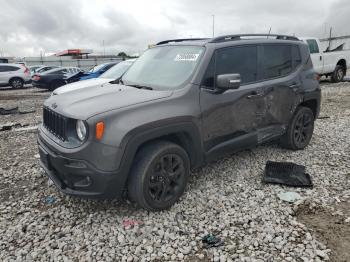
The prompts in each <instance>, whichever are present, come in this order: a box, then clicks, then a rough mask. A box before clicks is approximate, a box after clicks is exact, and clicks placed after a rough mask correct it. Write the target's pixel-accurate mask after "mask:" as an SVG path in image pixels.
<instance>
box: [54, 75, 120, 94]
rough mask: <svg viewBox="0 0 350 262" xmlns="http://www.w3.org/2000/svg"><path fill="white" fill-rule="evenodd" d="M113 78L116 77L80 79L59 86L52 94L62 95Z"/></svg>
mask: <svg viewBox="0 0 350 262" xmlns="http://www.w3.org/2000/svg"><path fill="white" fill-rule="evenodd" d="M113 80H114V79H109V78H93V79H88V80H83V81H78V82H74V83H71V84H68V85H64V86H61V87H59V88H57V89H56V90H55V91H53V92H52V94H53V95H60V94H63V93H66V92H70V91H74V90H78V89H82V88H86V87H92V86H98V85H103V84H105V83H108V82H110V81H113Z"/></svg>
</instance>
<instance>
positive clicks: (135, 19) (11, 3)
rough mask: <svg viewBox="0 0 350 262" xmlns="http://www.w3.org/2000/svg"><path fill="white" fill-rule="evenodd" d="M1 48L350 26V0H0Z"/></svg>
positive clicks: (141, 44) (29, 49) (26, 52)
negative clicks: (213, 30)
mask: <svg viewBox="0 0 350 262" xmlns="http://www.w3.org/2000/svg"><path fill="white" fill-rule="evenodd" d="M0 8H1V11H0V56H1V55H11V56H18V57H19V56H39V54H40V52H41V51H42V52H44V53H46V54H47V53H53V52H58V51H61V50H64V49H68V48H90V49H93V50H94V52H96V53H98V52H102V50H103V45H102V43H103V41H104V43H105V49H106V53H111V52H114V53H117V52H120V51H125V52H127V53H130V54H133V53H137V52H140V51H142V50H144V49H145V48H147V46H148V45H149V44H152V43H156V42H157V41H160V40H164V39H172V38H183V37H211V36H212V15H213V14H214V15H215V35H221V34H230V33H267V32H268V31H269V28H270V26H271V27H272V31H271V32H272V33H283V34H294V33H295V35H297V36H306V35H307V36H324V35H325V32H328V30H329V27H330V26H332V27H333V31H334V34H336V35H342V34H350V27H349V25H350V2H349V0H295V1H287V0H255V1H253V0H99V1H97V0H96V1H92V0H85V1H84V0H50V1H46V0H0Z"/></svg>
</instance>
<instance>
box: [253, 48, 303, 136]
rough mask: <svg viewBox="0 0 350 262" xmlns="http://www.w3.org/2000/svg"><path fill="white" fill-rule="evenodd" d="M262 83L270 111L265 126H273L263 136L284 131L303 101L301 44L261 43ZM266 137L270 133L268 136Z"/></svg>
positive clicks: (267, 113)
mask: <svg viewBox="0 0 350 262" xmlns="http://www.w3.org/2000/svg"><path fill="white" fill-rule="evenodd" d="M259 64H260V68H261V78H262V79H261V80H262V82H261V87H262V88H263V89H264V94H265V102H266V105H267V112H266V117H265V121H266V122H265V123H264V125H265V126H270V129H268V130H266V134H262V135H263V136H264V135H265V136H274V135H279V133H283V132H284V129H285V128H286V126H287V125H288V123H289V120H290V119H291V117H292V114H293V112H294V109H295V106H296V105H297V104H298V103H299V102H300V101H299V100H300V94H299V93H298V91H299V87H300V85H301V79H300V76H299V71H300V70H298V69H300V67H301V56H300V51H299V47H298V45H291V44H265V45H261V46H260V47H259ZM265 138H266V137H265Z"/></svg>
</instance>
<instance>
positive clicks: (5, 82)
mask: <svg viewBox="0 0 350 262" xmlns="http://www.w3.org/2000/svg"><path fill="white" fill-rule="evenodd" d="M30 81H31V76H30V71H29V69H28V68H27V67H26V66H25V65H22V64H6V63H4V64H0V86H12V87H13V88H22V87H23V85H24V84H25V83H30Z"/></svg>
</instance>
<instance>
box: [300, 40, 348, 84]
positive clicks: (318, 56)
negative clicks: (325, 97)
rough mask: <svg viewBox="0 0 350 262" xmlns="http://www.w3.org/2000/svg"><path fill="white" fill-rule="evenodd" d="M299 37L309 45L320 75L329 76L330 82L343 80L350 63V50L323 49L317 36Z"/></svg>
mask: <svg viewBox="0 0 350 262" xmlns="http://www.w3.org/2000/svg"><path fill="white" fill-rule="evenodd" d="M299 39H300V40H302V41H304V42H305V43H306V44H307V45H308V46H309V49H310V55H311V60H312V63H313V65H314V69H315V71H316V73H318V74H319V75H320V76H322V75H324V76H326V77H328V76H330V77H331V80H332V82H340V81H342V80H343V78H344V76H345V75H346V70H347V67H348V66H349V65H350V50H340V51H323V50H322V45H321V44H320V41H319V39H318V38H315V37H300V38H299ZM324 50H326V48H324Z"/></svg>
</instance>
